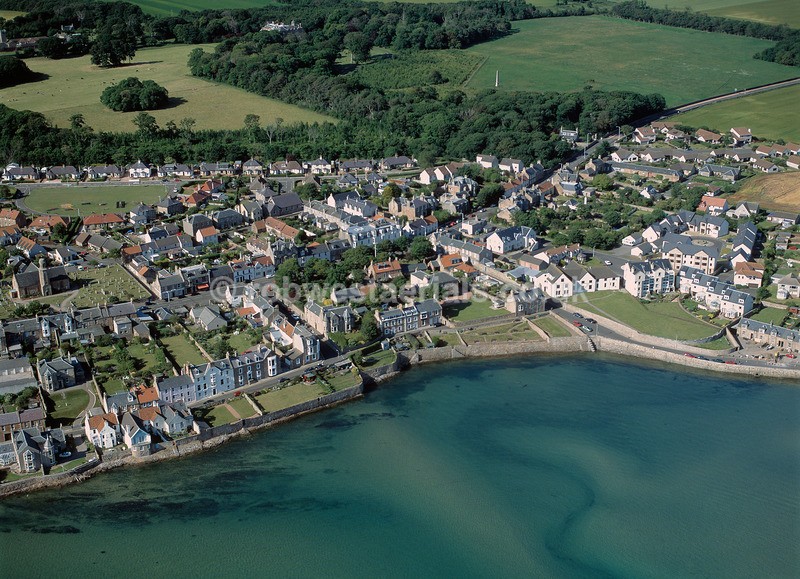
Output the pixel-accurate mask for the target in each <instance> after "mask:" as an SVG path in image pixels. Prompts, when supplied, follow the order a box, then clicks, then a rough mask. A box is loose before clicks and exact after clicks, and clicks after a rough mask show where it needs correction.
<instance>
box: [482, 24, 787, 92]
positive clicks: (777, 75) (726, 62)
mask: <svg viewBox="0 0 800 579" xmlns="http://www.w3.org/2000/svg"><path fill="white" fill-rule="evenodd" d="M513 28H514V29H515V30H516V31H517V32H516V33H514V34H511V35H510V36H507V37H505V38H502V39H499V40H495V41H493V42H487V43H484V44H480V45H477V46H473V47H472V48H469V49H468V51H469V52H472V53H473V54H477V55H481V56H486V57H487V60H486V63H485V64H484V65H483V66H482V67H481V68H480V69H479V70H478V71H477V72H476V73H475V75H474V76H473V77H472V79H471V80H470V81H469V83H468V84H467V86H468V88H470V89H474V90H479V89H489V88H492V87H494V83H495V71H499V72H500V88H501V90H536V91H546V90H556V91H571V90H579V89H581V88H583V87H584V86H587V85H591V86H593V87H595V88H598V89H604V90H632V91H636V92H642V93H650V92H658V93H661V94H662V95H664V97H665V98H666V100H667V104H668V105H676V104H681V103H685V102H690V101H694V100H698V99H701V98H704V97H708V96H712V95H717V94H722V93H726V92H729V91H731V90H733V89H734V88H745V87H751V86H757V85H760V84H765V83H769V82H773V81H777V80H783V79H787V78H791V77H793V76H796V75H797V70H796V69H794V68H790V67H788V66H782V65H779V64H775V63H771V62H763V61H759V60H756V59H754V58H753V54H755V53H756V52H759V51H761V50H764V49H765V48H767V47H769V46H772V44H773V43H772V42H770V41H766V40H758V39H754V38H746V37H741V36H731V35H726V34H713V33H708V32H700V31H697V30H688V29H683V28H670V27H665V26H658V25H654V24H647V23H642V22H633V21H629V20H621V19H614V18H608V17H604V16H588V17H570V18H546V19H540V20H528V21H521V22H515V23H514V25H513ZM699 54H702V55H703V56H702V58H698V57H697V55H699Z"/></svg>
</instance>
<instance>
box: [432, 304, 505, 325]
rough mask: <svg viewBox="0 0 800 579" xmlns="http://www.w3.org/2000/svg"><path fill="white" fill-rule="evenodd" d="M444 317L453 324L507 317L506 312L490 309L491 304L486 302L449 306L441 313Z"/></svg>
mask: <svg viewBox="0 0 800 579" xmlns="http://www.w3.org/2000/svg"><path fill="white" fill-rule="evenodd" d="M442 313H443V314H444V316H445V317H446V318H447V319H449V320H452V321H454V322H471V321H473V320H482V319H484V318H494V317H497V316H505V315H508V310H504V309H499V310H496V309H494V308H492V302H490V301H487V300H481V301H473V302H465V303H460V304H449V305H447V306H445V308H444V311H443V312H442Z"/></svg>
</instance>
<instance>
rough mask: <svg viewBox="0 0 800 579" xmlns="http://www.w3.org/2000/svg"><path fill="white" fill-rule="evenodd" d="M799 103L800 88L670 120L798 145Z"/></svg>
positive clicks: (796, 71)
mask: <svg viewBox="0 0 800 579" xmlns="http://www.w3.org/2000/svg"><path fill="white" fill-rule="evenodd" d="M798 6H800V2H798ZM787 69H788V68H787ZM794 70H795V73H794V76H798V75H800V71H798V69H794ZM798 103H800V85H794V86H789V87H786V88H780V89H776V90H771V91H767V92H763V93H759V94H754V95H751V96H746V97H742V98H738V99H732V100H728V101H723V102H720V103H716V104H713V105H709V106H707V107H702V108H699V109H695V110H693V111H689V112H688V113H681V114H680V115H676V116H674V117H672V119H671V120H674V121H677V122H679V123H682V124H685V125H689V126H692V127H700V126H704V127H710V128H713V129H718V130H720V131H722V132H727V131H728V130H730V128H731V127H749V128H750V130H751V131H753V134H754V135H755V136H756V137H758V138H759V139H774V140H777V139H784V140H786V141H795V142H797V141H800V122H798V121H797V115H798Z"/></svg>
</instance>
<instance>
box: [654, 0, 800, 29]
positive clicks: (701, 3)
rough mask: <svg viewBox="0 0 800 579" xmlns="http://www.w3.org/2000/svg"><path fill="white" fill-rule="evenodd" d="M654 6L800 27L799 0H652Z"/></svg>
mask: <svg viewBox="0 0 800 579" xmlns="http://www.w3.org/2000/svg"><path fill="white" fill-rule="evenodd" d="M648 4H650V5H651V6H653V7H654V8H664V7H665V6H666V7H667V8H670V9H672V10H684V9H685V8H687V7H689V8H691V10H692V11H694V12H705V13H706V14H710V15H711V16H726V17H728V18H738V19H740V20H753V21H755V22H766V23H767V24H786V25H788V26H791V27H792V28H800V2H797V0H755V1H752V0H650V1H649V2H648Z"/></svg>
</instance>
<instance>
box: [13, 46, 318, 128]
mask: <svg viewBox="0 0 800 579" xmlns="http://www.w3.org/2000/svg"><path fill="white" fill-rule="evenodd" d="M195 48H203V49H204V50H206V51H212V50H213V49H214V45H213V44H207V45H183V44H175V45H167V46H161V47H154V48H142V49H140V50H137V51H136V56H135V58H134V60H133V62H132V63H130V64H126V65H124V66H121V67H118V68H100V67H97V66H95V65H93V64H91V62H90V61H89V57H88V56H85V57H81V58H71V59H66V60H49V59H46V58H31V59H28V60H26V62H27V64H28V67H29V68H30V69H31V70H33V71H36V72H41V73H44V74H46V75H48V78H46V79H45V80H42V81H39V82H34V83H26V84H21V85H17V86H14V87H10V88H6V89H3V90H2V92H0V103H2V104H5V105H7V106H9V107H11V108H15V109H26V110H32V111H37V112H40V113H43V114H44V115H45V116H47V117H48V118H49V119H50V120H51V121H52V122H54V123H55V124H56V125H58V126H60V127H67V126H69V119H70V117H71V116H72V115H74V114H82V115H83V116H84V118H85V119H86V122H87V124H88V125H89V126H91V127H92V128H94V129H95V130H98V131H109V132H130V131H135V130H136V125H134V124H133V119H134V118H135V117H136V115H137V114H138V113H134V112H131V113H118V112H114V111H112V110H111V109H109V108H107V107H106V106H105V105H103V104H102V103H101V102H100V94H101V93H102V92H103V89H105V88H106V87H108V86H109V85H111V84H114V83H116V82H119V81H121V80H123V79H125V78H128V77H131V76H135V77H138V78H139V79H141V80H154V81H155V82H157V83H158V84H160V85H162V86H164V87H165V88H166V89H167V90H168V91H169V96H170V103H169V106H168V108H165V109H161V110H157V111H149V113H150V114H151V115H153V116H154V117H155V118H156V120H157V121H158V124H159V125H160V126H164V125H165V124H166V123H167V122H168V121H170V120H172V121H175V122H176V123H180V121H181V119H184V118H192V119H194V120H195V122H196V124H195V129H235V128H241V127H242V126H243V124H244V117H245V115H247V114H250V113H252V114H255V115H258V116H260V117H261V123H262V124H269V123H272V122H274V121H275V119H276V118H281V119H283V121H284V123H287V124H289V123H295V122H301V121H303V122H309V123H313V122H315V121H319V122H322V121H333V119H332V118H330V117H326V116H324V115H320V114H317V113H314V112H311V111H308V110H306V109H302V108H300V107H297V106H294V105H289V104H285V103H282V102H280V101H276V100H273V99H268V98H266V97H262V96H259V95H256V94H253V93H249V92H246V91H244V90H242V89H238V88H235V87H232V86H228V85H223V84H218V83H214V82H210V81H207V80H203V79H199V78H196V77H193V76H191V74H190V73H189V69H188V67H187V64H186V63H187V61H188V58H189V52H191V51H192V50H193V49H195Z"/></svg>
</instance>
